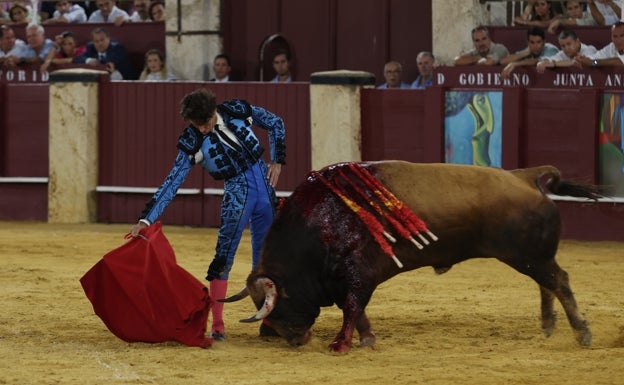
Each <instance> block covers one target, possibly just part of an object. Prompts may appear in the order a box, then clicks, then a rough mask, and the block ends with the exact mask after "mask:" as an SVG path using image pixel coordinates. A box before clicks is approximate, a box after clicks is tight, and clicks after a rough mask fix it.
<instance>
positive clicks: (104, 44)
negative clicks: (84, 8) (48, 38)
mask: <svg viewBox="0 0 624 385" xmlns="http://www.w3.org/2000/svg"><path fill="white" fill-rule="evenodd" d="M98 2H99V0H98ZM91 38H92V41H91V42H90V43H88V44H87V50H86V51H85V52H84V53H83V54H82V55H80V56H78V57H75V58H74V59H73V60H72V63H77V64H83V63H86V64H88V65H93V66H97V65H101V64H103V65H105V66H106V70H107V71H108V73H110V74H111V79H112V80H121V79H128V80H129V79H135V78H134V76H133V74H132V71H131V69H130V62H129V60H128V54H127V52H126V48H125V47H124V46H123V45H121V44H120V43H119V42H117V41H114V40H112V39H111V38H110V36H109V35H108V32H107V31H105V30H104V29H102V28H99V27H98V28H96V29H94V30H93V31H92V32H91Z"/></svg>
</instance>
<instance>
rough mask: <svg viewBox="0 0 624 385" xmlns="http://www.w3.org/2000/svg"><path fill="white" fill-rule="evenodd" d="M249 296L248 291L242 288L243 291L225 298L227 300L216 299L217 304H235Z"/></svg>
mask: <svg viewBox="0 0 624 385" xmlns="http://www.w3.org/2000/svg"><path fill="white" fill-rule="evenodd" d="M248 295H249V290H247V288H246V287H244V288H243V290H241V291H239V292H238V293H236V294H234V295H233V296H230V297H227V298H221V299H218V300H217V301H218V302H236V301H240V300H241V299H243V298H245V297H247V296H248Z"/></svg>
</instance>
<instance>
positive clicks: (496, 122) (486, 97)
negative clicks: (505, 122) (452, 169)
mask: <svg viewBox="0 0 624 385" xmlns="http://www.w3.org/2000/svg"><path fill="white" fill-rule="evenodd" d="M445 98H446V100H445V112H444V114H445V115H444V136H445V138H444V146H445V161H446V163H456V164H473V165H478V166H491V167H501V155H502V149H501V147H502V128H501V122H502V116H503V110H502V100H503V93H502V91H448V92H446V95H445Z"/></svg>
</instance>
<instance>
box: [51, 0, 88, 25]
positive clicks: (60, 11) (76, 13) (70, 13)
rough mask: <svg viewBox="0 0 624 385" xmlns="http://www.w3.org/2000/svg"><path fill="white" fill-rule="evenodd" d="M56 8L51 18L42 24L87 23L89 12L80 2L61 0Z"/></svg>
mask: <svg viewBox="0 0 624 385" xmlns="http://www.w3.org/2000/svg"><path fill="white" fill-rule="evenodd" d="M55 7H56V10H55V11H54V14H53V15H52V17H51V18H50V19H47V20H45V21H43V22H42V24H53V23H54V24H56V23H86V21H87V14H86V12H85V10H84V8H82V7H81V6H79V5H78V4H72V2H71V1H68V0H59V1H58V2H56V6H55Z"/></svg>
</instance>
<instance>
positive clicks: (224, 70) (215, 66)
mask: <svg viewBox="0 0 624 385" xmlns="http://www.w3.org/2000/svg"><path fill="white" fill-rule="evenodd" d="M212 70H213V71H214V73H215V77H214V78H212V79H210V81H211V82H217V83H221V82H229V81H230V71H232V66H230V57H229V56H228V55H226V54H224V53H222V54H220V55H217V56H215V58H214V61H213V62H212Z"/></svg>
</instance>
